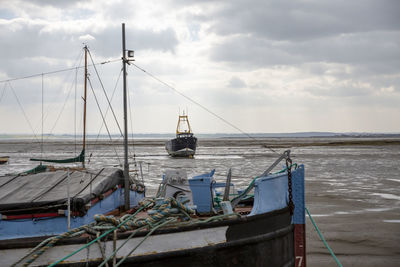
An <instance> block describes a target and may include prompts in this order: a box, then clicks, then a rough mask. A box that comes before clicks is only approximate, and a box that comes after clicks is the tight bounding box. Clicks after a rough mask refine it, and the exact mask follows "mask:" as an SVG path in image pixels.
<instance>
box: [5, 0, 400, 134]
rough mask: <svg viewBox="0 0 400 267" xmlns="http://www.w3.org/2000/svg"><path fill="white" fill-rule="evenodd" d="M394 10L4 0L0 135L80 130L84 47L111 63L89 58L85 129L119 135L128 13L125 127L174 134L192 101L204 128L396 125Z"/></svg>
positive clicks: (304, 0)
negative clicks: (132, 54) (130, 61)
mask: <svg viewBox="0 0 400 267" xmlns="http://www.w3.org/2000/svg"><path fill="white" fill-rule="evenodd" d="M399 14H400V1H397V0H393V1H389V0H352V1H348V0H346V1H344V0H335V1H324V0H315V1H314V0H301V1H293V0H276V1H274V0H271V1H267V0H262V1H258V0H255V1H248V0H230V1H207V0H202V1H196V0H186V1H183V0H165V1H152V0H145V1H142V0H138V1H121V0H104V1H103V0H96V1H94V0H93V1H80V0H58V1H51V0H26V1H25V0H13V1H10V0H0V59H1V60H0V81H1V82H0V125H1V126H0V134H22V133H23V134H34V135H38V136H39V135H40V134H41V133H42V132H43V133H51V134H59V133H71V134H72V133H76V132H78V133H80V132H81V131H82V126H81V125H82V105H83V104H82V103H83V101H82V95H83V85H82V84H83V80H84V78H83V73H82V69H81V68H77V67H82V65H83V57H82V56H83V46H84V45H87V46H88V47H89V50H90V56H89V59H88V61H89V64H91V63H92V60H93V62H94V63H96V64H98V63H101V62H108V63H107V64H98V65H96V66H97V67H96V69H95V68H93V66H89V80H90V85H91V86H89V88H88V97H87V99H88V101H87V103H88V112H87V113H88V119H87V120H88V124H87V127H88V132H89V133H92V134H96V133H99V132H101V133H107V131H109V132H110V133H118V132H119V128H121V127H122V118H123V113H122V111H123V100H122V78H121V77H120V73H121V61H120V60H119V59H120V58H121V53H122V52H121V50H122V44H121V24H122V23H125V25H126V26H125V27H126V47H127V49H130V50H134V51H135V57H134V59H135V61H134V62H133V63H134V65H133V64H131V65H130V66H128V76H127V84H128V90H129V120H128V121H129V123H128V124H129V132H134V133H174V132H175V129H176V123H177V119H178V114H179V113H182V112H186V113H188V115H189V120H190V123H191V126H192V129H193V131H194V132H195V133H240V131H242V132H246V133H283V132H287V133H291V132H310V131H322V132H372V133H375V132H379V133H382V132H384V133H398V132H400V122H399V117H400V16H399ZM65 69H70V70H69V71H60V72H57V73H52V74H47V73H48V72H54V71H58V70H65ZM142 70H145V71H146V72H144V71H142ZM42 73H43V75H41V74H42ZM36 74H38V75H37V76H34V77H31V78H25V79H17V78H21V77H27V76H31V75H36ZM97 74H98V75H97ZM97 76H99V77H100V78H101V80H99V79H98V78H97ZM14 79H15V80H14ZM100 81H101V82H100ZM160 81H161V82H160ZM166 84H168V85H169V86H166ZM102 85H103V87H104V90H103V87H102ZM171 87H172V88H173V89H172V88H171ZM104 91H105V92H106V94H107V97H108V99H109V101H110V103H111V104H112V107H113V112H111V110H108V108H107V107H108V105H107V98H106V97H105V94H104ZM93 92H94V93H93ZM96 99H97V101H98V104H97V102H96ZM98 106H99V107H100V110H101V112H100V111H99V108H98ZM113 114H115V117H116V118H117V120H118V124H117V123H116V122H115V120H114V119H113V118H114V115H113ZM215 115H217V116H215ZM102 116H103V117H104V120H103V119H102ZM221 118H222V120H221ZM103 121H106V122H107V123H106V125H107V127H104V126H103ZM226 122H228V123H226ZM118 125H119V126H118ZM239 130H240V131H239Z"/></svg>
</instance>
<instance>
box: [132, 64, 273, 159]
mask: <svg viewBox="0 0 400 267" xmlns="http://www.w3.org/2000/svg"><path fill="white" fill-rule="evenodd" d="M130 64H131V65H133V66H135V67H136V68H137V69H139V70H141V71H142V72H144V73H145V74H147V75H148V76H150V77H151V78H153V79H154V80H156V81H158V82H160V83H162V84H164V85H165V86H167V87H168V88H170V89H172V90H173V91H174V92H175V93H177V94H179V95H181V96H183V97H184V98H186V99H187V100H189V101H190V102H192V103H194V104H195V105H197V106H199V107H201V108H202V109H204V110H205V111H207V112H208V113H210V114H211V115H213V116H214V117H216V118H218V119H219V120H221V121H223V122H224V123H226V124H228V125H229V126H231V127H232V128H234V129H236V130H238V131H239V132H240V133H242V134H244V135H245V136H247V137H248V138H250V139H252V140H254V141H257V142H259V143H261V142H262V141H261V140H259V139H257V138H254V137H253V136H251V135H250V134H248V133H246V132H245V131H243V130H242V129H240V128H239V127H237V126H236V125H234V124H232V123H231V122H229V121H227V120H226V119H224V118H222V117H221V116H219V115H218V114H216V113H215V112H213V111H211V110H210V109H208V108H207V107H205V106H204V105H202V104H200V103H199V102H197V101H196V100H194V99H192V98H190V97H188V96H187V95H185V94H183V93H182V92H180V91H178V90H177V89H176V88H175V87H173V86H171V85H169V84H168V83H166V82H164V81H162V80H161V79H160V78H158V77H156V76H155V75H153V74H151V73H149V72H148V71H146V70H145V69H143V68H142V67H139V66H138V65H136V64H135V63H130ZM263 146H264V147H265V148H268V149H269V150H270V151H272V152H274V153H276V154H279V153H278V152H277V151H275V150H274V149H272V148H271V147H268V146H266V145H265V144H263Z"/></svg>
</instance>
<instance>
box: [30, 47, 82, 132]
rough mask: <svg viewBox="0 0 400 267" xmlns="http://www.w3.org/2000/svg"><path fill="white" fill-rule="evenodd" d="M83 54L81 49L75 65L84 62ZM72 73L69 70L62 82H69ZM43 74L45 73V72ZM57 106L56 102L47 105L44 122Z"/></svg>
mask: <svg viewBox="0 0 400 267" xmlns="http://www.w3.org/2000/svg"><path fill="white" fill-rule="evenodd" d="M82 54H83V51H81V52H80V53H79V55H78V56H77V57H76V59H75V61H74V65H75V66H76V65H77V63H78V62H79V65H78V66H80V64H81V63H82ZM75 68H76V67H75ZM70 74H71V72H68V74H67V75H66V76H65V77H64V79H63V81H62V83H66V82H67V80H68V79H69V76H70ZM43 75H45V74H44V73H43ZM71 88H72V84H71ZM71 88H70V90H72V89H71ZM67 99H68V98H67ZM67 99H66V100H67ZM66 100H65V101H66ZM55 106H56V104H54V103H53V104H50V105H48V106H47V108H46V111H44V118H43V123H45V122H46V120H47V118H48V117H49V115H50V114H54V113H55V112H52V111H53V110H54V108H55ZM57 108H58V105H57ZM62 112H63V111H61V113H62ZM60 115H61V114H60ZM56 125H57V122H56V123H55V124H54V126H53V128H52V131H53V130H54V128H55V126H56ZM37 128H39V126H38V125H36V127H35V129H37ZM52 131H51V133H52ZM51 133H50V134H51Z"/></svg>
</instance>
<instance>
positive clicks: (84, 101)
mask: <svg viewBox="0 0 400 267" xmlns="http://www.w3.org/2000/svg"><path fill="white" fill-rule="evenodd" d="M83 49H84V50H85V89H84V93H83V94H84V96H83V142H82V143H83V148H82V150H83V151H85V148H86V97H87V51H88V47H87V45H85V47H84V48H83ZM82 168H85V160H83V161H82Z"/></svg>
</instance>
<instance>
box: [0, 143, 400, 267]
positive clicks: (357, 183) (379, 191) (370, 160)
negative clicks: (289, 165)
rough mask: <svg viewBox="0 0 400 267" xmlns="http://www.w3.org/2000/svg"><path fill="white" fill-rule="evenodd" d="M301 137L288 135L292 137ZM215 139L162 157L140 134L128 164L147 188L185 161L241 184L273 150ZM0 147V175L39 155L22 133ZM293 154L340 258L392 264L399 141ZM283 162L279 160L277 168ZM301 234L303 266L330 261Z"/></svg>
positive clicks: (62, 148) (62, 150)
mask: <svg viewBox="0 0 400 267" xmlns="http://www.w3.org/2000/svg"><path fill="white" fill-rule="evenodd" d="M303 141H304V140H299V139H294V140H292V141H291V142H294V143H296V142H303ZM215 142H216V143H215V145H212V144H211V145H207V146H199V147H198V150H197V152H196V156H195V158H193V159H177V158H170V157H168V155H167V153H166V151H165V148H164V146H163V145H162V142H158V143H157V142H156V144H154V143H151V144H149V145H146V144H145V143H146V142H141V145H139V146H135V147H134V148H133V147H130V157H129V160H130V166H131V169H133V168H135V160H134V158H135V159H136V164H137V166H136V167H137V169H139V163H140V162H141V164H142V171H143V179H144V182H145V185H146V187H147V193H148V195H151V194H152V193H154V192H155V191H156V189H157V188H158V185H159V183H160V181H161V177H162V174H163V172H164V171H165V170H166V169H176V168H178V169H185V170H186V171H187V174H188V177H192V176H194V175H198V174H201V173H205V172H209V171H210V170H212V169H216V173H215V178H216V179H217V180H219V181H223V180H224V179H225V177H226V175H227V173H228V169H229V168H232V181H233V183H235V187H236V188H241V187H242V188H243V187H246V186H247V185H248V183H249V182H250V181H251V179H252V178H254V177H255V176H257V175H260V174H261V173H262V172H263V171H264V170H265V169H266V168H267V167H268V166H269V165H270V164H272V163H273V162H274V161H275V159H276V158H277V157H278V154H276V153H273V152H271V151H270V150H268V149H266V148H263V147H261V146H260V145H254V146H247V145H241V144H240V141H237V143H235V145H227V144H226V143H225V141H224V140H219V141H215ZM275 150H277V151H280V152H283V151H284V149H275ZM44 151H46V152H45V153H43V157H46V158H64V157H73V156H75V155H78V154H79V152H80V148H79V147H77V148H75V147H74V145H73V144H72V145H71V144H70V143H68V142H67V143H65V142H52V143H51V144H45V145H44ZM87 151H89V152H88V153H87V155H90V153H92V154H93V156H92V157H90V163H89V164H88V167H89V168H93V169H98V168H101V167H110V166H118V165H119V164H121V162H122V154H123V153H122V151H123V149H122V147H121V146H114V145H113V146H111V145H93V143H92V144H89V145H88V147H87ZM1 155H8V156H10V159H9V164H6V165H0V176H1V175H4V174H6V173H15V172H21V171H25V170H28V169H30V168H33V167H34V166H36V164H35V162H30V161H29V158H31V157H41V156H42V154H41V148H40V145H38V144H36V143H35V144H32V143H30V141H29V142H28V141H21V140H19V141H18V142H13V140H11V141H10V142H7V141H1V142H0V156H1ZM116 155H118V156H119V157H120V158H121V159H120V160H118V157H117V156H116ZM133 155H135V157H133ZM291 155H292V159H293V162H297V163H299V164H304V165H305V170H306V205H307V207H308V209H309V211H310V212H311V214H312V215H313V217H314V218H315V221H316V222H317V223H318V224H319V225H320V227H321V228H322V230H324V231H325V234H326V236H325V237H326V239H327V241H328V242H329V243H330V245H331V247H332V249H333V250H334V251H335V252H336V253H337V255H338V257H339V259H340V258H342V261H343V262H342V263H344V265H349V266H352V265H353V266H357V264H358V263H359V261H354V257H358V258H357V259H360V257H361V258H362V257H369V258H368V260H365V261H362V262H361V263H362V265H364V266H379V265H380V264H379V263H381V262H382V261H381V259H382V257H383V259H384V261H383V262H385V265H386V266H396V265H397V266H398V264H399V263H400V251H399V250H398V249H397V247H398V243H399V241H400V234H399V233H400V223H399V222H400V187H399V185H400V175H399V173H400V146H399V145H390V146H389V145H385V146H366V145H363V146H354V145H353V146H307V147H294V148H292V149H291ZM283 165H284V162H282V163H281V164H280V165H278V166H277V167H276V169H275V170H276V171H278V170H280V169H281V168H283ZM139 178H140V177H139ZM0 179H1V177H0ZM140 179H141V178H140ZM361 237H362V238H361ZM360 238H361V239H360ZM357 240H358V241H357ZM307 242H308V245H307V247H308V248H307V250H308V262H309V266H322V265H324V266H335V262H334V261H333V260H332V259H331V257H330V255H329V254H328V252H327V250H326V248H324V247H323V246H322V245H321V243H320V241H319V238H318V237H317V236H316V235H315V232H314V231H313V229H312V226H311V225H309V222H308V221H307ZM360 251H361V252H360ZM370 257H373V258H372V259H370ZM377 257H378V258H377ZM321 264H322V265H321Z"/></svg>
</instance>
